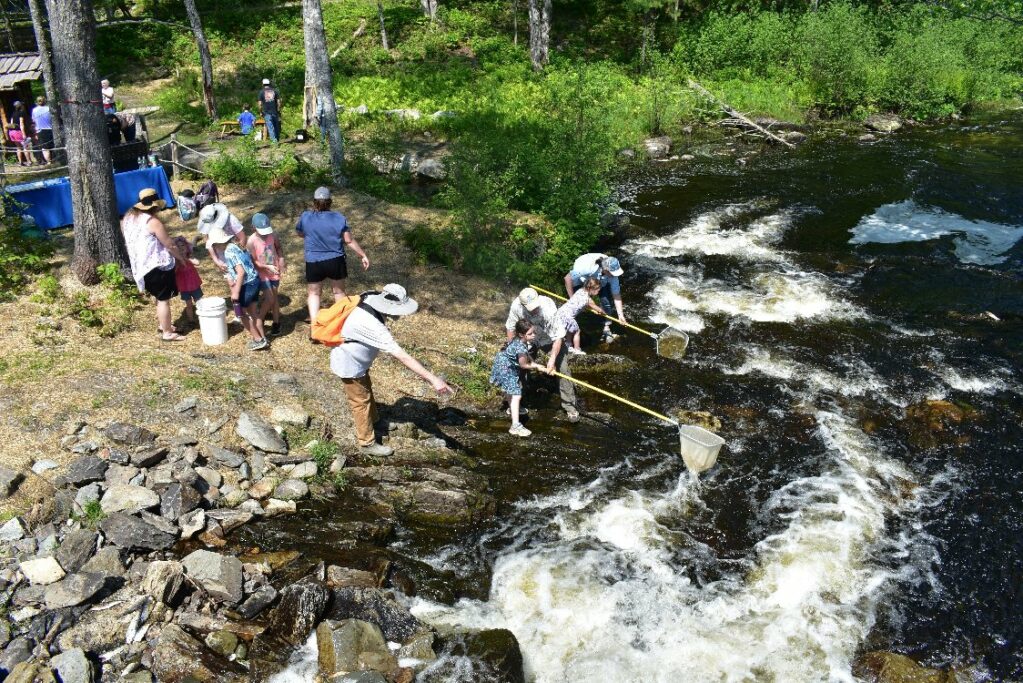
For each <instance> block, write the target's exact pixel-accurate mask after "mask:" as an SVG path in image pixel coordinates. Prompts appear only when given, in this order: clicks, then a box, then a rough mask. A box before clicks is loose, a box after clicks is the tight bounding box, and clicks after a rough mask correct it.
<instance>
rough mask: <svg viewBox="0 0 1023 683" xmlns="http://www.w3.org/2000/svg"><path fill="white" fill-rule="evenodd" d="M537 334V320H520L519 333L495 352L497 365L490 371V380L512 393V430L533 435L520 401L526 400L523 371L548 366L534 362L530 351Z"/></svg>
mask: <svg viewBox="0 0 1023 683" xmlns="http://www.w3.org/2000/svg"><path fill="white" fill-rule="evenodd" d="M535 338H536V332H535V331H534V330H533V323H531V322H529V321H528V320H519V321H518V322H517V323H515V337H514V338H513V339H512V340H511V341H510V342H508V343H507V344H506V345H505V346H504V347H503V348H502V349H501V350H500V351H498V352H497V355H496V356H494V369H493V370H491V372H490V383H491V384H493V385H494V386H496V387H497V388H498V389H500V390H501V391H503V392H504V393H505V394H507V396H508V405H509V408H508V412H510V413H511V419H512V425H511V429H509V430H508V433H509V434H513V435H515V436H529V435H530V434H532V432H531V431H529V430H528V429H526V428H525V427H524V426H522V423H521V422H519V404H520V403H521V402H522V373H523V372H524V371H525V370H540V371H542V372H546V371H547V368H546V367H545V366H543V365H540V364H539V363H535V362H533V359H532V357H531V356H530V355H529V349H528V348H527V347H528V344H529V342H531V341H533V339H535Z"/></svg>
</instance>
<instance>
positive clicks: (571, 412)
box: [565, 406, 579, 422]
mask: <svg viewBox="0 0 1023 683" xmlns="http://www.w3.org/2000/svg"><path fill="white" fill-rule="evenodd" d="M565 417H567V418H568V421H569V422H578V421H579V411H578V410H576V409H575V407H574V406H569V407H568V408H565Z"/></svg>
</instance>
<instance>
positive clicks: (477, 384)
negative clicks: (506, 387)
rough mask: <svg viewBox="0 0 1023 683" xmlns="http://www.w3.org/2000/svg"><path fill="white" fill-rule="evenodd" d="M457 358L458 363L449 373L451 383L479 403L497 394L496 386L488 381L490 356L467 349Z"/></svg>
mask: <svg viewBox="0 0 1023 683" xmlns="http://www.w3.org/2000/svg"><path fill="white" fill-rule="evenodd" d="M458 358H459V362H460V365H459V367H458V369H457V370H455V371H454V372H452V373H451V377H450V382H451V384H453V385H455V386H456V387H458V388H459V389H460V390H461V391H462V392H464V393H465V394H466V395H467V396H469V397H470V398H472V399H473V400H475V401H477V402H480V403H483V402H486V401H488V400H490V399H492V398H494V397H496V396H497V395H498V390H497V388H496V387H494V385H493V384H491V383H490V370H491V359H490V358H488V357H487V356H486V355H484V354H482V353H480V352H478V351H467V352H465V353H462V354H459V356H458Z"/></svg>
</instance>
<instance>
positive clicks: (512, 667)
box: [450, 629, 526, 683]
mask: <svg viewBox="0 0 1023 683" xmlns="http://www.w3.org/2000/svg"><path fill="white" fill-rule="evenodd" d="M450 648H451V653H452V654H453V655H455V656H466V657H470V658H472V659H474V660H477V661H479V662H480V663H481V664H482V668H483V670H484V672H485V674H486V675H485V680H487V681H494V682H495V683H525V680H526V677H525V674H524V672H523V670H522V651H521V650H520V649H519V641H518V640H517V639H516V638H515V634H513V633H512V632H511V631H508V630H506V629H489V630H486V631H478V632H472V633H463V634H459V635H458V636H456V637H455V638H453V639H451V643H450ZM481 673H482V672H481ZM481 678H484V677H482V676H481Z"/></svg>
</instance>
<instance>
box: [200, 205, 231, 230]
mask: <svg viewBox="0 0 1023 683" xmlns="http://www.w3.org/2000/svg"><path fill="white" fill-rule="evenodd" d="M230 218H231V212H230V211H228V209H227V207H226V206H224V205H223V204H220V203H217V204H210V205H209V206H204V207H202V211H200V212H199V225H198V228H199V232H201V233H202V234H204V235H207V234H209V233H211V232H213V231H214V230H223V229H224V226H226V225H227V221H228V220H229V219H230Z"/></svg>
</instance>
